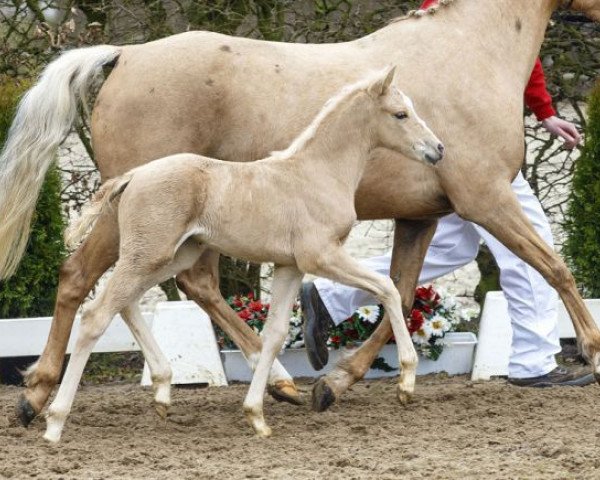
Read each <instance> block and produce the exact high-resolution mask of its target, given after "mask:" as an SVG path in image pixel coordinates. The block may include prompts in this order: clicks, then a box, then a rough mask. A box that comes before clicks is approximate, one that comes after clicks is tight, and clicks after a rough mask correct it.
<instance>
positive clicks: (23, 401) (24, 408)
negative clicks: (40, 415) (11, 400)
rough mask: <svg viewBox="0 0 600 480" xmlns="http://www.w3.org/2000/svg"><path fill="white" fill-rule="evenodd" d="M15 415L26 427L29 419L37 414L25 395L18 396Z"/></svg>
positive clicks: (29, 421)
mask: <svg viewBox="0 0 600 480" xmlns="http://www.w3.org/2000/svg"><path fill="white" fill-rule="evenodd" d="M17 416H18V417H19V420H20V421H21V424H22V425H23V426H24V427H28V426H29V424H30V423H31V421H32V420H33V419H34V418H35V417H36V416H37V413H36V412H35V410H34V409H33V407H32V406H31V403H29V400H27V398H25V395H21V396H20V397H19V402H18V403H17Z"/></svg>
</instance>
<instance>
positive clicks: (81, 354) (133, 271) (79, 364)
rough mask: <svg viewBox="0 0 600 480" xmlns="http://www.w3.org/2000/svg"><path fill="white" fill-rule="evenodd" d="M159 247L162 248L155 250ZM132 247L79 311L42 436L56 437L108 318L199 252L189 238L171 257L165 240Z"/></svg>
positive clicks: (190, 261)
mask: <svg viewBox="0 0 600 480" xmlns="http://www.w3.org/2000/svg"><path fill="white" fill-rule="evenodd" d="M129 244H130V245H131V244H132V242H129ZM145 247H146V248H145ZM160 247H162V251H157V250H159V248H160ZM134 249H135V251H133V252H131V253H130V254H128V253H125V252H122V256H121V258H120V259H119V261H118V262H117V265H116V267H115V271H114V272H113V274H112V276H111V277H110V279H109V280H108V283H107V285H106V288H105V289H104V290H103V291H102V293H101V294H100V295H99V296H98V298H96V299H95V300H94V301H93V302H92V304H91V305H90V306H89V307H88V308H86V311H85V312H84V314H83V317H82V319H81V328H80V330H79V337H78V339H77V343H76V345H75V349H74V351H73V354H72V355H71V358H70V360H69V364H68V366H67V370H66V372H65V376H64V378H63V381H62V383H61V384H60V388H59V389H58V393H57V394H56V398H55V399H54V401H53V402H52V404H51V405H50V407H49V408H48V414H47V416H46V423H47V427H46V433H45V435H44V438H45V439H46V440H49V441H51V442H58V441H59V440H60V437H61V434H62V430H63V427H64V424H65V420H66V419H67V416H68V415H69V412H70V411H71V406H72V405H73V400H74V398H75V393H76V392H77V386H78V385H79V381H80V379H81V375H82V373H83V369H84V367H85V364H86V363H87V360H88V358H89V356H90V354H91V353H92V350H93V348H94V345H95V344H96V342H97V341H98V339H99V338H100V336H101V335H102V334H103V333H104V332H105V330H106V328H107V327H108V325H109V324H110V322H111V320H112V318H113V317H114V316H115V315H116V314H117V313H118V312H120V311H122V310H124V309H126V308H127V307H128V306H130V305H131V304H133V303H135V302H137V301H138V300H139V298H140V297H141V296H142V294H143V293H144V292H145V291H146V290H148V289H149V288H151V287H153V286H154V285H156V284H158V283H160V282H163V281H165V280H166V279H168V278H170V277H172V276H173V275H175V274H176V273H177V272H179V271H180V270H183V269H185V268H189V267H191V266H192V265H193V264H194V262H195V261H196V260H197V258H198V256H199V255H200V249H199V248H198V247H197V246H195V245H193V243H190V242H188V243H186V244H184V245H182V246H181V248H180V249H179V250H178V251H177V254H176V255H175V258H173V255H172V252H173V246H172V245H169V244H165V245H147V244H144V245H142V246H137V248H136V246H134Z"/></svg>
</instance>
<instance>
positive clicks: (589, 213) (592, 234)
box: [564, 83, 600, 298]
mask: <svg viewBox="0 0 600 480" xmlns="http://www.w3.org/2000/svg"><path fill="white" fill-rule="evenodd" d="M588 112H589V119H588V124H587V128H586V137H585V138H586V140H585V146H584V148H583V151H582V154H581V157H580V158H579V160H578V161H577V162H576V165H575V172H574V174H573V190H572V194H571V199H570V203H569V209H568V212H567V219H566V222H565V232H566V233H567V241H566V243H565V246H564V254H565V256H566V258H567V259H568V262H569V264H570V266H571V269H572V271H573V273H574V274H575V277H576V279H577V281H578V282H579V283H580V284H581V287H582V288H583V291H584V294H585V295H586V296H588V297H594V298H597V297H599V296H600V83H598V84H597V85H596V87H595V88H594V90H593V91H592V94H591V95H590V98H589V110H588Z"/></svg>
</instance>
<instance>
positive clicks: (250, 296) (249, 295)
mask: <svg viewBox="0 0 600 480" xmlns="http://www.w3.org/2000/svg"><path fill="white" fill-rule="evenodd" d="M246 296H247V297H248V299H249V300H254V292H250V293H249V294H248V295H246Z"/></svg>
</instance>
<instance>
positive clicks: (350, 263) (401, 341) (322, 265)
mask: <svg viewBox="0 0 600 480" xmlns="http://www.w3.org/2000/svg"><path fill="white" fill-rule="evenodd" d="M312 258H313V259H314V258H316V259H317V260H316V261H314V260H312V261H311V260H310V259H309V260H308V266H309V267H308V268H307V269H306V272H307V273H312V274H314V275H318V276H321V277H325V278H329V279H331V280H334V281H336V282H340V283H344V284H346V285H349V286H352V287H357V288H362V289H363V290H366V291H368V292H370V293H372V294H373V295H374V296H375V297H376V298H377V299H378V300H379V301H380V302H381V303H382V304H383V306H384V307H385V310H386V314H388V315H389V318H390V322H391V326H392V331H393V333H394V336H395V337H396V344H397V347H398V359H399V364H400V376H399V379H398V390H397V395H398V400H400V402H401V403H402V404H406V403H408V401H409V400H410V398H411V397H412V394H413V392H414V389H415V377H416V372H417V362H418V357H417V352H416V350H415V347H414V345H413V343H412V340H411V338H410V334H409V332H408V328H407V327H406V323H405V321H404V316H403V314H402V300H401V297H400V293H399V292H398V290H397V289H396V288H395V287H394V283H393V282H392V280H391V279H390V278H389V277H386V276H384V275H380V274H378V273H375V272H373V271H371V270H369V269H368V268H365V267H364V266H363V265H361V264H360V263H359V262H358V261H356V260H355V259H354V258H352V257H351V256H350V255H349V254H348V253H347V252H346V251H345V250H344V249H343V248H342V247H339V246H337V245H332V246H331V247H330V248H329V249H327V248H324V249H321V251H320V252H319V254H316V255H314V256H313V257H312ZM311 263H313V264H314V266H312V265H311ZM299 264H300V261H299ZM336 373H337V370H334V371H333V372H331V373H330V374H329V376H331V375H334V376H336ZM340 373H342V374H340V375H339V377H337V378H334V379H333V380H334V381H333V382H330V383H324V382H319V383H317V385H316V388H317V387H318V389H330V388H331V389H333V391H315V392H313V408H314V409H315V410H317V411H319V410H322V408H321V405H320V403H321V402H322V401H323V399H331V398H336V397H337V396H339V395H340V394H341V393H342V392H344V391H345V390H347V389H348V387H349V386H350V385H351V384H352V383H354V381H355V380H354V378H353V377H352V376H350V375H347V374H346V373H347V372H340ZM318 389H317V390H318Z"/></svg>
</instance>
